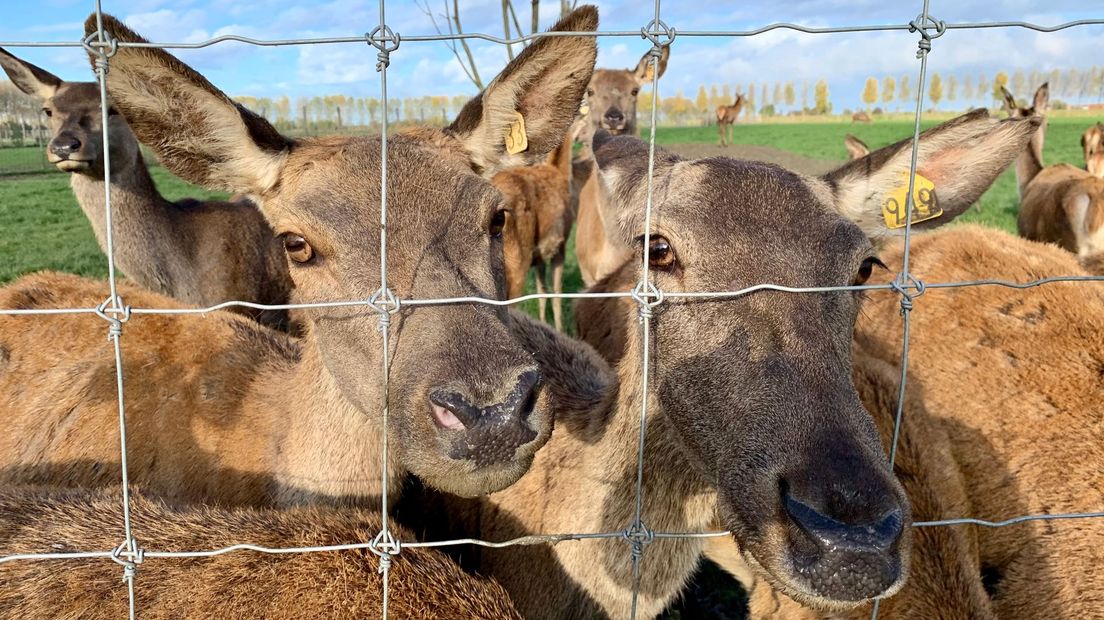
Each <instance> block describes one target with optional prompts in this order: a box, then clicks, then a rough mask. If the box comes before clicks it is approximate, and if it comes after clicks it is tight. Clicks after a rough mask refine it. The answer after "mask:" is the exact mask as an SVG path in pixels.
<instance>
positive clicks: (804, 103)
mask: <svg viewBox="0 0 1104 620" xmlns="http://www.w3.org/2000/svg"><path fill="white" fill-rule="evenodd" d="M808 109H809V81H808V80H803V81H802V82H801V114H802V115H804V114H805V112H806V111H807V110H808Z"/></svg>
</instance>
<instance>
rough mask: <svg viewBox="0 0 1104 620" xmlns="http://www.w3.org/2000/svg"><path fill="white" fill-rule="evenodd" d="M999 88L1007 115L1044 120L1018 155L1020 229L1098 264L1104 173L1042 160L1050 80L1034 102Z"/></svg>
mask: <svg viewBox="0 0 1104 620" xmlns="http://www.w3.org/2000/svg"><path fill="white" fill-rule="evenodd" d="M1001 92H1002V94H1003V95H1004V106H1005V109H1006V110H1008V113H1009V116H1011V117H1012V118H1041V119H1042V122H1043V124H1042V125H1041V126H1040V128H1039V131H1038V133H1037V134H1036V135H1035V136H1034V137H1032V140H1031V144H1030V146H1029V147H1028V148H1026V149H1024V152H1023V153H1022V154H1021V155H1020V157H1019V159H1017V160H1016V182H1017V184H1018V185H1019V190H1020V213H1019V217H1018V219H1017V227H1018V228H1019V233H1020V235H1021V236H1022V237H1025V238H1027V239H1033V240H1035V241H1048V242H1051V243H1057V244H1058V245H1060V246H1062V247H1063V248H1065V249H1066V250H1069V251H1070V252H1073V253H1074V254H1076V255H1077V256H1078V257H1079V258H1080V259H1082V260H1083V261H1086V263H1085V264H1086V265H1093V264H1097V263H1098V262H1099V259H1098V258H1094V257H1097V256H1099V255H1101V254H1102V253H1104V178H1101V177H1096V176H1093V174H1092V173H1090V172H1088V171H1086V170H1082V169H1081V168H1077V167H1075V166H1071V165H1070V164H1055V165H1053V166H1046V167H1044V166H1043V143H1044V140H1045V139H1046V110H1047V105H1048V101H1049V99H1050V89H1049V87H1048V85H1047V84H1043V85H1042V86H1040V87H1039V89H1038V90H1037V91H1035V98H1034V101H1033V103H1032V106H1031V107H1030V108H1025V107H1020V106H1018V105H1017V103H1016V98H1015V97H1013V96H1012V93H1010V92H1008V90H1007V89H1005V88H1004V87H1001ZM1102 273H1104V272H1102Z"/></svg>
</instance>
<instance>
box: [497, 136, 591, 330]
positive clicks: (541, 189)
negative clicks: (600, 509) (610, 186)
mask: <svg viewBox="0 0 1104 620" xmlns="http://www.w3.org/2000/svg"><path fill="white" fill-rule="evenodd" d="M573 143H574V140H573V137H572V136H571V135H570V132H569V134H568V136H567V137H566V138H564V141H563V142H561V143H560V145H559V146H558V147H556V150H554V151H552V154H551V155H549V157H548V161H547V162H545V163H543V164H538V165H536V166H525V167H521V168H512V169H510V170H503V171H502V172H499V173H498V174H496V175H495V176H494V178H492V179H491V183H492V184H494V186H495V187H497V188H498V190H499V191H500V192H502V195H503V197H504V198H505V199H506V208H507V210H508V212H509V213H508V219H507V221H506V227H505V229H504V231H503V237H504V242H503V245H504V251H505V254H506V296H507V297H510V298H513V297H518V296H520V295H522V294H523V293H524V292H525V280H526V278H527V277H528V275H529V270H530V268H531V267H535V268H536V272H537V274H536V276H537V277H536V283H537V292H538V293H542V294H543V293H544V292H545V291H546V290H547V288H546V287H547V277H546V276H547V274H546V272H545V269H546V267H547V266H548V265H551V266H552V292H554V293H562V292H563V266H564V257H565V251H566V250H565V246H566V245H567V237H568V235H569V234H571V225H572V224H573V223H574V221H575V205H574V198H573V196H572V191H571V147H572V146H573ZM545 302H546V300H545V299H544V298H543V297H542V298H540V300H539V301H538V307H539V311H540V320H542V321H545V320H547V318H546V317H547V304H546V303H545ZM552 317H553V322H554V323H555V325H556V329H558V330H562V329H563V300H562V299H560V298H558V297H557V298H553V299H552Z"/></svg>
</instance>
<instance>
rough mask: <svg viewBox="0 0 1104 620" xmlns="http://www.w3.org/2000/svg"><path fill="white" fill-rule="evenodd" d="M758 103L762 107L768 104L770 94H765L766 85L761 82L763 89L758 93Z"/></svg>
mask: <svg viewBox="0 0 1104 620" xmlns="http://www.w3.org/2000/svg"><path fill="white" fill-rule="evenodd" d="M759 103H760V104H761V105H764V106H766V105H769V104H770V93H768V92H767V83H766V82H763V87H762V89H761V90H760V91H759Z"/></svg>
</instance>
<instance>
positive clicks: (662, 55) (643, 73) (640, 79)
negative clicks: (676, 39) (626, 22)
mask: <svg viewBox="0 0 1104 620" xmlns="http://www.w3.org/2000/svg"><path fill="white" fill-rule="evenodd" d="M670 57H671V46H670V45H664V46H663V47H661V48H660V49H659V77H663V73H664V72H665V71H667V59H668V58H670ZM633 77H634V78H636V82H637V84H640V85H641V86H643V85H645V84H650V83H651V82H652V56H651V52H648V53H647V54H644V55H643V56H641V57H640V62H638V63H636V69H633Z"/></svg>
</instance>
